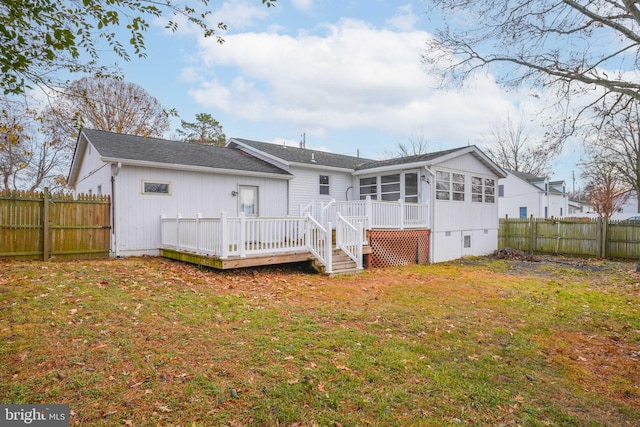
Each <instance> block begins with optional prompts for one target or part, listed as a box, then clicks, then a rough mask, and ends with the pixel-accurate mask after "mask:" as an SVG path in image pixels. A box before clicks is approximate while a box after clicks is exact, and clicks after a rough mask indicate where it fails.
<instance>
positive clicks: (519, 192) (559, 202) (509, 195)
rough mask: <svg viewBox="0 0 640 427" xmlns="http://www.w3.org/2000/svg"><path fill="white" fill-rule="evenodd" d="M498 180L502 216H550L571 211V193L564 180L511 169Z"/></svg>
mask: <svg viewBox="0 0 640 427" xmlns="http://www.w3.org/2000/svg"><path fill="white" fill-rule="evenodd" d="M506 172H507V177H506V178H503V179H501V180H500V182H499V184H498V197H499V199H500V203H499V214H500V217H501V218H504V217H505V216H509V218H529V217H531V216H533V217H535V218H550V217H556V218H558V217H564V216H566V215H568V214H569V197H568V195H567V193H566V184H565V182H564V181H550V180H549V178H548V177H544V176H536V175H532V174H528V173H523V172H517V171H511V170H507V171H506Z"/></svg>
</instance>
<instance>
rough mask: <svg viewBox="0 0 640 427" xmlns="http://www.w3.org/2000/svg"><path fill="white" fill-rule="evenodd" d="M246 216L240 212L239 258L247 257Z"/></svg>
mask: <svg viewBox="0 0 640 427" xmlns="http://www.w3.org/2000/svg"><path fill="white" fill-rule="evenodd" d="M246 240H247V216H246V215H245V213H244V212H240V241H239V242H238V249H239V251H240V257H241V258H245V257H246V256H247V245H246Z"/></svg>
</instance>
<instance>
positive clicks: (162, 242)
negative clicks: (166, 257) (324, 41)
mask: <svg viewBox="0 0 640 427" xmlns="http://www.w3.org/2000/svg"><path fill="white" fill-rule="evenodd" d="M163 228H164V214H160V246H161V247H163V248H164V232H163Z"/></svg>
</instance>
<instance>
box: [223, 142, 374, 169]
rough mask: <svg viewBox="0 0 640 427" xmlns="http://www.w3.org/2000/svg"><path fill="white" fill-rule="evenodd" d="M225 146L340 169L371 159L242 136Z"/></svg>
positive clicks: (289, 162)
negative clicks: (248, 149)
mask: <svg viewBox="0 0 640 427" xmlns="http://www.w3.org/2000/svg"><path fill="white" fill-rule="evenodd" d="M227 146H230V147H241V148H242V147H244V148H250V149H252V151H253V150H257V151H259V152H261V153H263V154H266V155H267V157H270V158H272V159H273V160H276V161H277V160H284V161H285V162H286V163H287V164H291V163H296V164H302V165H308V166H328V167H333V168H341V169H355V168H356V166H358V165H360V164H362V163H366V162H372V161H373V160H372V159H365V158H362V157H354V156H346V155H344V154H335V153H329V152H326V151H319V150H312V149H309V148H298V147H292V146H285V145H280V144H271V143H268V142H260V141H252V140H249V139H242V138H231V139H230V140H229V143H228V144H227Z"/></svg>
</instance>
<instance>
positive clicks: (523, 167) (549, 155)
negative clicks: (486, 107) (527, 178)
mask: <svg viewBox="0 0 640 427" xmlns="http://www.w3.org/2000/svg"><path fill="white" fill-rule="evenodd" d="M491 136H492V139H493V141H492V142H491V143H489V144H488V145H487V146H486V147H484V150H485V152H486V153H487V155H488V156H489V157H491V159H492V160H493V161H494V162H496V164H498V165H499V166H501V167H503V168H505V169H509V170H512V171H516V172H524V173H530V174H532V175H537V176H546V175H547V174H548V173H549V172H550V170H551V161H552V160H553V159H554V158H555V157H557V156H558V155H559V154H560V151H561V149H562V144H561V143H560V142H558V141H552V140H549V141H545V140H542V141H535V142H534V141H533V138H532V136H531V134H530V133H529V131H528V129H527V127H526V125H525V123H524V119H523V118H522V117H521V118H520V121H519V122H518V123H513V121H512V120H511V118H510V117H507V119H506V121H505V122H504V123H503V124H502V125H501V126H492V127H491Z"/></svg>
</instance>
